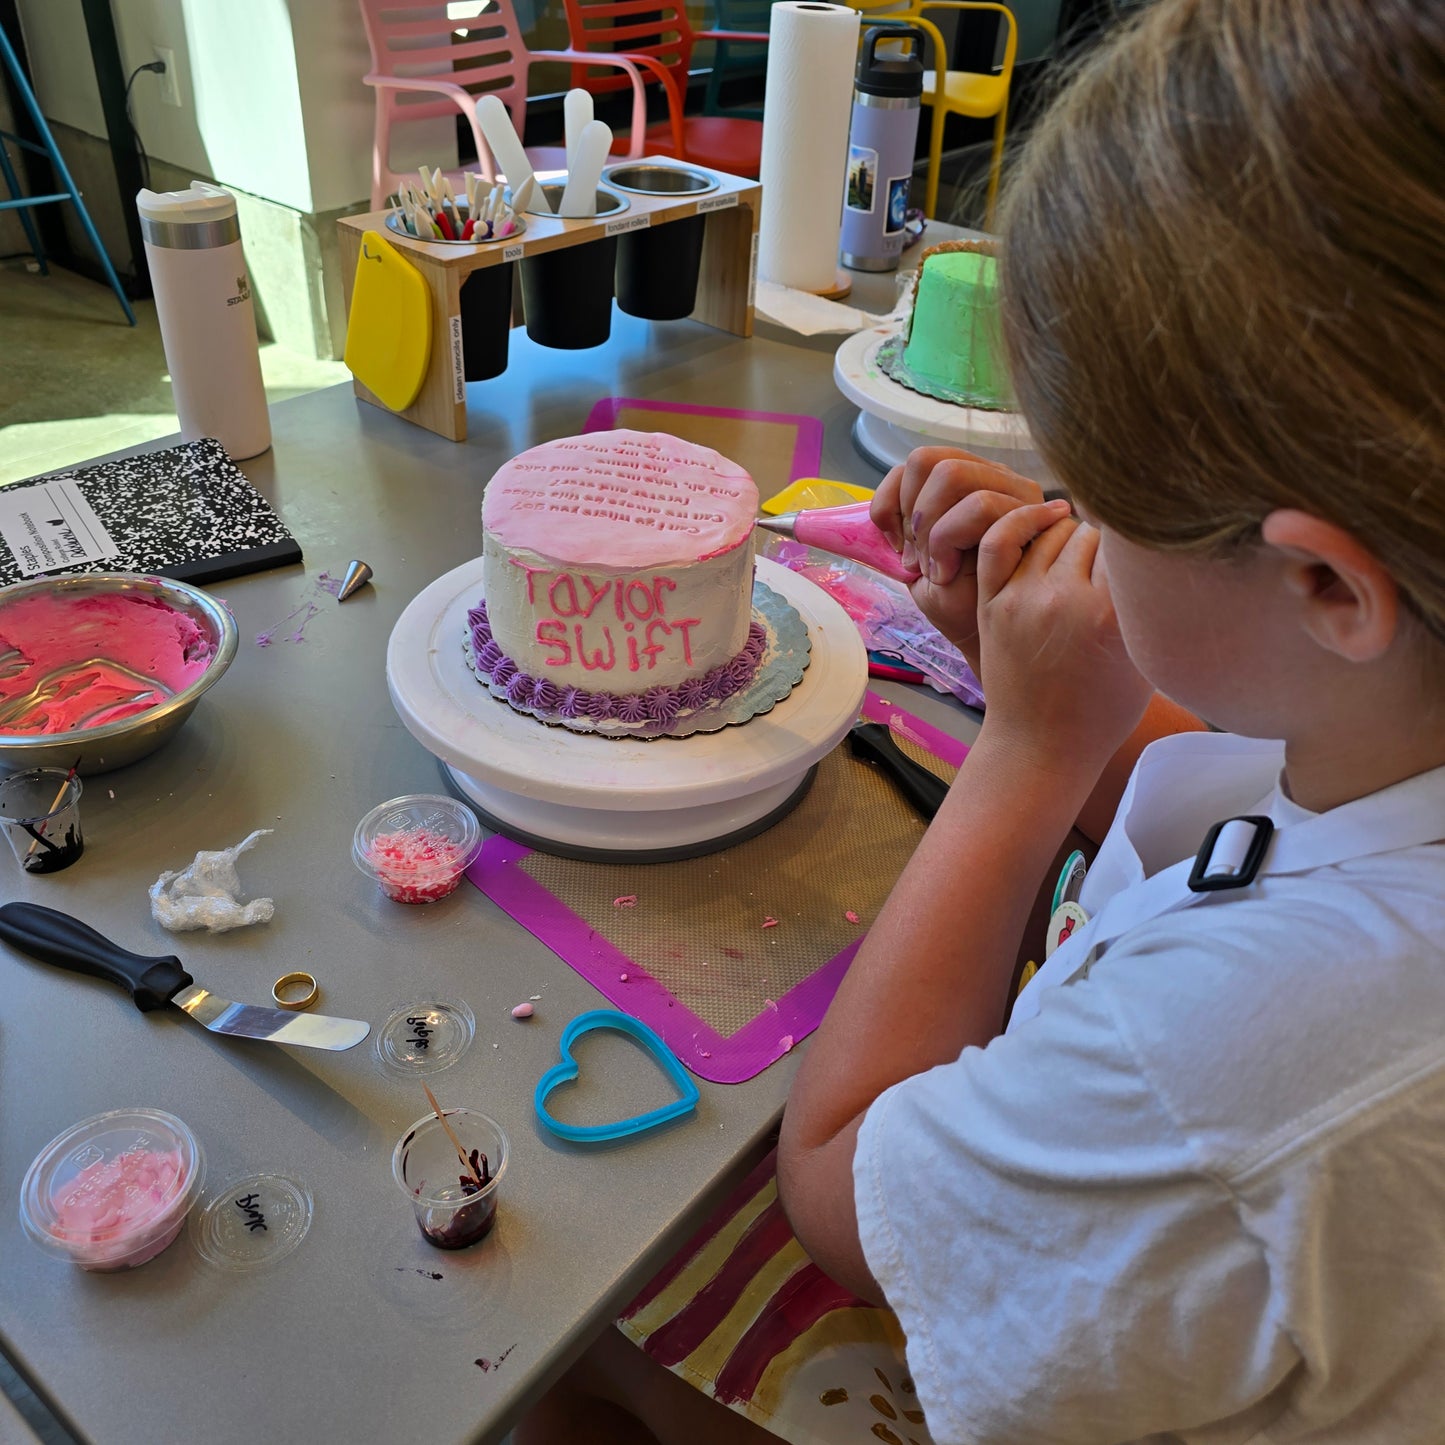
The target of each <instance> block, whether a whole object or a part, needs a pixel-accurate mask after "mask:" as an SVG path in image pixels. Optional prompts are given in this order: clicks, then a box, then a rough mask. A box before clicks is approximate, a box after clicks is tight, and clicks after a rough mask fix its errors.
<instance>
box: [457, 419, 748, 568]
mask: <svg viewBox="0 0 1445 1445" xmlns="http://www.w3.org/2000/svg"><path fill="white" fill-rule="evenodd" d="M757 510H758V489H757V487H756V486H755V485H754V483H753V479H752V478H751V477H750V476H749V475H748V474H747V473H746V472H745V471H744V470H743V469H742V468H741V467H740V466H738V465H737V464H736V463H735V462H730V461H728V459H727V458H726V457H724V456H720V455H719V454H718V453H717V452H715V451H713V450H712V449H711V448H710V447H700V446H695V445H693V443H691V442H685V441H682V440H680V439H679V438H677V437H674V436H668V435H667V434H666V433H665V432H639V431H604V432H592V433H589V434H588V435H586V436H579V437H563V438H561V439H560V440H558V441H552V442H545V443H543V445H541V446H538V447H532V448H531V450H529V451H525V452H523V453H522V454H521V455H520V456H517V457H513V458H512V460H511V461H509V462H507V463H506V465H505V466H503V467H502V468H501V469H500V470H499V471H498V472H497V474H496V475H495V476H494V477H493V478H492V480H491V481H490V482H488V483H487V491H486V495H485V497H484V498H483V500H482V525H483V527H485V528H486V530H487V531H489V532H490V533H492V535H493V536H494V537H496V538H497V539H498V540H499V541H501V542H503V543H504V544H505V545H506V546H508V547H513V548H526V549H527V550H529V551H532V552H536V553H539V554H540V555H542V556H545V557H550V558H553V559H554V560H556V561H559V562H574V563H591V564H594V565H595V564H597V563H602V564H603V565H607V566H613V567H618V568H623V569H626V568H630V567H650V566H657V565H659V564H662V563H679V562H680V563H688V562H699V561H702V560H704V559H705V558H708V557H715V556H718V555H719V554H721V553H723V552H730V551H731V550H732V549H733V548H734V547H737V546H740V545H741V544H742V543H744V542H745V541H747V539H748V537H749V536H750V535H751V534H752V529H753V519H754V517H755V516H756V515H757Z"/></svg>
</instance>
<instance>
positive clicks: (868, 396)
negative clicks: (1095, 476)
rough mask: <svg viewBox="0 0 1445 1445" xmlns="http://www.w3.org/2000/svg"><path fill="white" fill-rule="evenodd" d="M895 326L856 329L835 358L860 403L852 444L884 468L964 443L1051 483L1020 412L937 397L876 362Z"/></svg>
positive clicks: (837, 375) (842, 381)
mask: <svg viewBox="0 0 1445 1445" xmlns="http://www.w3.org/2000/svg"><path fill="white" fill-rule="evenodd" d="M896 330H897V328H896V327H894V326H880V327H871V328H869V329H868V330H866V331H856V332H854V333H853V335H852V336H850V337H848V338H847V339H846V340H845V341H844V342H843V343H842V344H841V345H840V346H839V347H838V351H837V354H836V356H835V357H834V359H833V380H834V381H835V382H836V383H837V386H838V390H839V391H841V392H842V393H843V395H844V396H845V397H847V398H848V400H849V401H851V402H852V403H853V404H854V405H855V406H857V407H858V408H859V412H858V417H857V420H856V421H854V423H853V444H854V446H856V447H857V448H858V450H859V451H860V452H861V453H862V454H863V456H864V457H866V458H867V459H868V460H869V461H870V462H872V463H873V465H874V466H876V467H879V468H881V469H882V470H883V471H885V472H886V471H888V470H889V468H891V467H895V466H897V465H899V464H900V463H901V462H903V461H906V460H907V458H908V454H909V452H911V451H912V450H913V449H914V448H915V447H924V446H950V447H962V448H964V449H966V450H968V451H972V452H977V453H978V454H979V455H980V456H984V457H988V458H989V459H990V460H993V461H998V462H1002V463H1004V464H1005V465H1006V466H1009V467H1012V468H1013V469H1014V471H1016V472H1021V473H1022V474H1023V475H1024V476H1026V477H1033V478H1034V479H1035V480H1036V481H1039V482H1043V483H1045V484H1049V483H1051V482H1052V475H1051V474H1050V473H1049V472H1048V470H1047V468H1046V467H1045V466H1044V464H1043V462H1042V460H1041V459H1040V458H1039V456H1038V454H1037V453H1036V452H1035V451H1034V449H1033V438H1032V437H1031V436H1030V435H1029V428H1028V423H1027V422H1026V421H1025V420H1024V419H1023V417H1022V416H1021V415H1020V414H1019V413H1018V412H1016V411H985V410H983V408H981V407H971V406H957V405H955V404H954V403H953V402H949V401H938V400H935V399H934V398H933V397H930V396H923V395H921V394H920V393H919V392H916V391H910V390H909V389H908V387H906V386H902V385H900V384H899V383H898V382H896V381H894V380H893V378H892V377H890V376H887V375H885V374H884V372H883V369H882V368H881V367H880V366H879V365H878V351H879V348H880V347H881V346H882V345H883V343H884V342H885V341H887V340H888V339H889V338H890V337H891V336H893V335H894V333H895V331H896Z"/></svg>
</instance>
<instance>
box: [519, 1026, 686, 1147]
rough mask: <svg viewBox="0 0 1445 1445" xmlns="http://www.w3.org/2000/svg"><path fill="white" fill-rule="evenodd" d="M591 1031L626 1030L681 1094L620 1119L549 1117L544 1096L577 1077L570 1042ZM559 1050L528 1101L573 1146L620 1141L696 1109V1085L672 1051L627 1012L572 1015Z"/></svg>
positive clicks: (548, 1095) (574, 1041)
mask: <svg viewBox="0 0 1445 1445" xmlns="http://www.w3.org/2000/svg"><path fill="white" fill-rule="evenodd" d="M595 1029H611V1030H612V1031H613V1032H614V1033H619V1034H626V1035H627V1036H628V1037H629V1038H631V1039H635V1040H636V1041H637V1042H638V1043H639V1044H641V1045H642V1047H643V1048H644V1049H646V1050H647V1052H648V1053H649V1054H651V1055H652V1057H653V1058H654V1059H655V1060H656V1061H657V1063H658V1065H659V1066H660V1067H661V1069H662V1071H663V1073H665V1074H666V1075H667V1077H668V1078H669V1079H671V1080H672V1082H673V1083H674V1084H675V1085H676V1086H677V1090H678V1093H679V1094H680V1095H681V1097H680V1098H678V1099H676V1100H674V1101H673V1102H672V1103H671V1104H664V1105H663V1107H662V1108H660V1109H649V1110H648V1111H647V1112H646V1113H645V1114H634V1115H633V1116H632V1117H631V1118H630V1119H622V1120H619V1121H618V1122H617V1123H615V1124H565V1123H563V1122H562V1120H561V1119H558V1118H555V1117H554V1116H553V1115H552V1114H551V1113H549V1112H548V1109H547V1100H548V1098H549V1097H550V1096H551V1094H552V1091H553V1090H554V1089H556V1088H557V1087H558V1086H559V1085H561V1084H570V1083H571V1082H572V1081H573V1080H574V1079H575V1078H576V1077H577V1060H576V1059H574V1058H573V1057H572V1045H573V1044H575V1043H576V1042H577V1040H578V1039H579V1038H581V1037H582V1035H583V1034H590V1033H591V1032H593V1030H595ZM559 1048H560V1049H561V1052H562V1062H561V1063H560V1064H553V1065H552V1067H551V1068H550V1069H548V1070H547V1072H546V1073H545V1074H543V1075H542V1077H541V1078H540V1079H538V1080H537V1090H536V1092H535V1093H534V1094H533V1096H532V1104H533V1107H534V1108H535V1109H536V1110H537V1117H538V1118H539V1119H540V1120H541V1121H542V1122H543V1123H544V1124H545V1125H546V1126H547V1127H548V1128H549V1129H550V1130H551V1131H552V1132H553V1133H554V1134H556V1135H558V1136H560V1137H561V1138H563V1139H571V1140H573V1141H574V1142H575V1143H578V1144H600V1143H602V1142H604V1141H605V1140H608V1139H625V1138H627V1137H628V1136H629V1135H632V1134H642V1133H645V1132H646V1131H647V1130H648V1129H655V1128H657V1126H658V1125H659V1124H666V1123H667V1122H669V1120H672V1119H680V1118H682V1116H683V1115H684V1114H690V1113H692V1111H693V1110H694V1109H695V1108H697V1101H698V1099H699V1097H700V1095H699V1094H698V1091H697V1085H696V1084H695V1083H693V1081H692V1078H691V1076H690V1075H689V1074H688V1072H687V1070H686V1069H684V1068H683V1066H682V1063H681V1061H680V1060H679V1059H678V1057H677V1055H676V1054H675V1053H673V1051H672V1050H671V1049H670V1048H668V1046H667V1045H666V1044H665V1043H663V1041H662V1040H661V1039H660V1038H659V1037H658V1036H657V1035H656V1034H655V1033H654V1032H653V1031H652V1030H651V1029H650V1028H648V1026H647V1025H646V1024H645V1023H643V1022H642V1021H641V1020H640V1019H635V1018H633V1017H631V1016H630V1015H629V1014H624V1013H618V1012H617V1010H616V1009H610V1008H594V1009H589V1010H588V1011H587V1012H586V1013H581V1014H578V1015H577V1017H576V1018H575V1019H573V1020H572V1022H571V1023H569V1024H568V1025H567V1027H566V1028H564V1029H563V1030H562V1038H561V1041H560V1043H559Z"/></svg>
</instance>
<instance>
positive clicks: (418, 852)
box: [351, 793, 482, 903]
mask: <svg viewBox="0 0 1445 1445" xmlns="http://www.w3.org/2000/svg"><path fill="white" fill-rule="evenodd" d="M481 851H482V826H481V824H480V823H479V822H478V821H477V815H476V814H475V813H473V812H472V810H471V809H470V808H469V807H467V806H466V804H465V803H461V802H459V801H458V800H457V799H456V798H450V797H447V796H446V795H445V794H444V793H408V794H406V795H405V796H403V797H400V798H391V799H389V800H388V801H387V802H385V803H382V804H380V805H379V806H378V807H375V808H373V809H372V810H371V812H369V813H368V814H367V815H366V816H365V817H364V818H363V819H362V820H361V822H359V823H358V824H357V825H356V834H355V837H354V838H353V839H352V842H351V856H352V858H353V859H354V860H355V862H356V866H357V867H358V868H360V869H361V871H362V872H363V873H365V874H366V875H367V876H368V877H370V878H374V879H375V880H376V882H377V883H378V884H379V885H380V887H381V891H382V892H383V893H385V894H386V896H387V897H388V898H393V899H395V900H396V901H397V902H399V903H434V902H435V901H436V900H437V899H438V898H445V897H446V896H447V894H448V893H450V892H452V891H453V890H454V889H455V888H456V886H457V884H458V883H459V882H460V881H461V877H462V873H463V872H464V871H465V869H466V868H467V865H468V864H470V863H471V861H472V860H473V859H474V858H475V857H476V856H477V854H478V853H480V852H481Z"/></svg>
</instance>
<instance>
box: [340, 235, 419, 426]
mask: <svg viewBox="0 0 1445 1445" xmlns="http://www.w3.org/2000/svg"><path fill="white" fill-rule="evenodd" d="M430 359H431V293H430V292H429V291H428V290H427V284H426V282H425V281H424V280H423V279H422V275H421V272H420V271H418V270H417V269H416V267H415V266H413V265H412V264H411V262H410V261H408V260H407V259H406V257H405V256H403V255H402V254H401V253H400V252H399V251H398V250H397V249H396V247H395V246H393V245H392V244H391V242H390V241H388V240H387V239H386V237H385V236H383V235H381V234H380V232H378V231H365V232H363V233H362V237H361V254H360V255H359V256H358V257H357V260H356V285H355V287H354V288H353V289H352V293H351V319H350V321H349V322H348V323H347V326H346V355H345V361H346V364H347V366H348V367H349V368H350V369H351V374H352V375H353V376H354V377H355V378H356V379H357V380H358V381H359V382H360V383H361V384H362V385H363V386H364V387H366V388H367V389H368V390H370V391H371V392H373V393H374V394H375V395H376V397H377V399H378V400H380V401H381V402H382V403H383V404H384V405H386V406H389V407H390V408H391V409H392V410H393V411H405V410H406V408H407V407H409V406H410V405H411V404H412V402H414V401H415V400H416V395H417V392H419V391H420V390H421V384H422V379H423V378H424V377H425V376H426V368H427V362H428V361H429V360H430Z"/></svg>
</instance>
